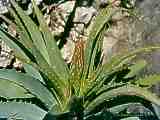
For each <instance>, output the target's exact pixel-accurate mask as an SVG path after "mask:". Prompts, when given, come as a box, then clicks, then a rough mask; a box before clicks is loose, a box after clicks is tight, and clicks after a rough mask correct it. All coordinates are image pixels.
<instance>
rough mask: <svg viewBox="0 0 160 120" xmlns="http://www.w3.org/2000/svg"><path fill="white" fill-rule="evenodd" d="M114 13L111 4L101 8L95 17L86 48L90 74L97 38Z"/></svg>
mask: <svg viewBox="0 0 160 120" xmlns="http://www.w3.org/2000/svg"><path fill="white" fill-rule="evenodd" d="M114 13H115V11H113V10H112V7H111V6H110V5H109V6H108V7H106V8H103V9H101V10H100V11H99V14H98V15H97V17H96V19H95V22H94V24H93V26H92V30H91V31H90V34H89V37H88V40H87V43H86V46H87V49H85V67H86V74H88V72H89V69H92V68H93V62H92V58H93V57H95V54H94V53H95V52H94V51H95V50H96V49H97V47H98V46H97V44H98V43H99V42H98V39H97V38H98V37H99V35H100V34H101V32H102V31H103V28H104V26H105V25H106V23H107V22H108V21H109V20H110V19H111V17H112V15H113V14H114Z"/></svg>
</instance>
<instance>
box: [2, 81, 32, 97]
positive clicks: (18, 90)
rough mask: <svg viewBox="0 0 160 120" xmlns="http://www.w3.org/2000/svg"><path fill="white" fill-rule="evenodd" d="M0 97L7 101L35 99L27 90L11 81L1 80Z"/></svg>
mask: <svg viewBox="0 0 160 120" xmlns="http://www.w3.org/2000/svg"><path fill="white" fill-rule="evenodd" d="M0 97H3V98H6V99H13V98H32V97H34V96H33V95H31V94H30V93H28V91H27V90H25V89H24V88H22V87H21V86H18V85H16V84H14V83H12V82H10V81H6V80H2V79H0Z"/></svg>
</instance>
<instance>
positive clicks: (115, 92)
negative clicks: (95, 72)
mask: <svg viewBox="0 0 160 120" xmlns="http://www.w3.org/2000/svg"><path fill="white" fill-rule="evenodd" d="M125 95H127V96H139V97H141V98H143V99H145V100H148V101H150V102H153V103H155V104H157V105H160V99H159V98H158V97H157V96H156V95H154V94H152V93H151V92H149V91H148V90H146V89H142V88H139V87H135V86H123V87H118V88H115V89H112V90H110V91H107V92H105V91H104V93H102V94H100V95H99V96H98V97H97V98H95V99H94V100H93V101H91V102H90V104H89V105H88V106H86V110H88V111H90V110H93V109H94V108H95V107H96V106H98V105H100V104H101V103H103V102H105V101H110V100H111V99H113V98H116V97H118V96H125Z"/></svg>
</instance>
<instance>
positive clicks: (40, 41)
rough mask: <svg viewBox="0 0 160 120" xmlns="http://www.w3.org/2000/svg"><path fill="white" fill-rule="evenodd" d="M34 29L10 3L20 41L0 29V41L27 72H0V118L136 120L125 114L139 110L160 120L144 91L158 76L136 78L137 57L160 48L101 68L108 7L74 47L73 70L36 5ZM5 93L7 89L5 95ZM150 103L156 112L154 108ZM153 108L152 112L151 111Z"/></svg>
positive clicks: (158, 102)
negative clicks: (65, 60)
mask: <svg viewBox="0 0 160 120" xmlns="http://www.w3.org/2000/svg"><path fill="white" fill-rule="evenodd" d="M32 2H33V6H34V11H35V13H36V17H37V20H38V24H36V23H34V22H33V21H32V19H31V18H30V17H29V16H27V15H26V14H25V13H24V11H23V10H22V9H21V8H20V7H19V6H18V5H17V4H16V3H15V2H14V1H12V8H11V9H10V12H11V13H12V15H13V16H14V18H15V24H16V26H17V32H18V34H19V36H18V37H13V36H12V35H10V34H9V33H8V32H7V31H5V30H4V29H3V28H0V37H1V39H2V40H3V41H5V42H6V43H7V44H8V46H10V47H11V48H12V49H13V51H14V53H15V56H16V57H17V58H18V59H19V60H21V61H22V62H23V66H24V70H25V72H24V73H22V72H17V71H16V70H14V69H0V97H1V103H0V117H1V118H3V117H7V118H15V119H24V120H48V119H53V120H65V119H66V120H71V119H78V120H83V119H84V120H97V119H102V120H116V119H118V120H119V119H122V120H128V119H133V120H138V117H139V116H138V115H137V114H132V113H130V112H127V108H128V107H129V106H130V105H136V104H140V105H142V106H145V107H146V108H147V109H149V110H150V112H151V115H153V116H156V117H157V118H158V117H159V116H158V114H156V113H158V112H157V107H155V106H156V105H160V100H159V98H158V97H157V96H156V95H154V94H152V93H151V92H149V91H148V87H149V86H151V85H152V84H155V83H157V82H159V81H160V76H159V75H152V76H149V77H146V78H140V79H139V78H138V77H136V75H137V73H139V72H140V71H141V70H142V69H143V68H144V67H145V66H146V64H147V63H146V61H144V60H140V61H138V62H136V63H135V64H133V65H130V64H129V63H130V61H131V60H133V59H134V58H135V57H136V56H137V55H138V54H139V53H142V52H150V51H153V50H156V49H159V48H160V47H157V46H155V47H147V48H141V49H138V50H135V51H132V52H129V53H126V54H124V55H117V56H115V57H112V58H111V60H110V61H108V62H106V63H104V64H102V59H103V55H102V42H103V41H102V40H103V34H104V31H105V30H106V29H107V22H108V21H109V20H110V19H111V17H112V15H113V14H114V13H115V12H116V11H113V10H112V6H111V5H108V6H107V7H105V8H101V9H100V10H99V14H98V15H97V17H96V18H95V21H94V24H93V26H92V27H93V29H92V30H91V31H90V34H89V36H88V40H87V42H86V43H84V41H83V40H82V39H80V40H79V41H77V43H76V45H75V51H74V54H73V58H72V62H71V65H70V66H69V67H68V65H67V64H66V63H65V62H64V60H63V58H62V56H61V53H60V50H59V48H58V46H57V43H56V41H55V40H54V35H52V34H51V33H50V31H49V30H48V28H47V25H46V24H45V22H44V19H43V15H42V14H41V12H40V11H39V9H38V7H37V6H36V4H35V2H34V1H32ZM6 88H7V89H6ZM152 103H153V104H154V106H152ZM154 108H156V111H155V110H154Z"/></svg>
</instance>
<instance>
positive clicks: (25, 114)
mask: <svg viewBox="0 0 160 120" xmlns="http://www.w3.org/2000/svg"><path fill="white" fill-rule="evenodd" d="M46 114H47V112H46V111H44V110H42V109H40V108H39V107H37V106H36V105H33V104H29V103H18V102H7V103H0V119H7V120H9V119H14V120H43V118H44V116H45V115H46Z"/></svg>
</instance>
